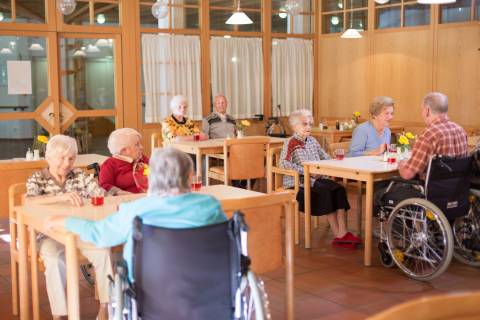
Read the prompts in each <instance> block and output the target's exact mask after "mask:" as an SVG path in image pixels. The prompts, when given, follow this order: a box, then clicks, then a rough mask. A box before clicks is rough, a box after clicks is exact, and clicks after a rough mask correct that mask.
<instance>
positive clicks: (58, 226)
mask: <svg viewBox="0 0 480 320" xmlns="http://www.w3.org/2000/svg"><path fill="white" fill-rule="evenodd" d="M66 217H67V216H52V217H48V218H47V219H45V222H44V223H43V226H44V227H45V229H46V230H47V231H58V230H62V229H63V228H64V225H65V218H66Z"/></svg>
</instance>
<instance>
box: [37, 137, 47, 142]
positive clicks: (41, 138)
mask: <svg viewBox="0 0 480 320" xmlns="http://www.w3.org/2000/svg"><path fill="white" fill-rule="evenodd" d="M37 140H38V141H40V142H42V143H45V144H46V143H48V137H47V136H42V135H39V136H37Z"/></svg>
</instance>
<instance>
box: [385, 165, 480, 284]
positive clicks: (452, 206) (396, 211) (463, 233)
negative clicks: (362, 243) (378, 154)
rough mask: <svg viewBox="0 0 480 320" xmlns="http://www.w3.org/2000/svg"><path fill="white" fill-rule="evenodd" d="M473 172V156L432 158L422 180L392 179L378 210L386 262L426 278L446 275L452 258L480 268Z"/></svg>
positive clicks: (479, 228) (479, 227)
mask: <svg viewBox="0 0 480 320" xmlns="http://www.w3.org/2000/svg"><path fill="white" fill-rule="evenodd" d="M472 175H473V161H472V156H468V157H465V158H451V157H444V156H434V157H432V158H431V159H430V162H429V165H428V169H427V174H426V178H425V181H424V183H422V181H419V180H403V179H401V178H394V179H392V181H391V182H390V184H389V185H388V187H387V189H386V191H385V193H384V194H383V196H382V199H381V203H382V204H381V205H380V208H379V220H380V242H379V244H378V246H379V251H380V261H381V263H382V265H383V266H385V267H393V266H395V265H396V266H397V267H398V268H400V269H401V270H402V271H403V272H404V273H405V274H407V275H408V276H409V277H411V278H413V279H416V280H422V281H429V280H431V279H434V278H435V277H438V276H439V275H440V274H442V273H443V272H444V271H445V270H446V269H447V267H448V266H449V264H450V262H451V260H452V257H455V258H456V259H458V260H459V261H461V262H463V263H467V264H469V265H472V266H480V210H479V201H478V199H477V198H478V196H480V192H479V191H478V190H473V189H472V190H470V179H471V177H472ZM475 195H476V196H475Z"/></svg>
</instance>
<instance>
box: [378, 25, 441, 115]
mask: <svg viewBox="0 0 480 320" xmlns="http://www.w3.org/2000/svg"><path fill="white" fill-rule="evenodd" d="M432 37H433V32H432V31H431V30H430V29H427V30H425V29H424V30H411V31H401V32H378V33H376V34H375V35H374V40H373V49H372V50H373V52H372V55H373V69H372V81H373V83H372V84H373V91H372V92H373V96H372V97H370V99H372V98H373V97H374V96H379V95H385V96H390V97H392V98H393V99H394V100H395V102H396V108H395V120H396V121H419V122H421V121H422V118H421V114H420V104H421V101H422V98H423V97H424V95H425V94H426V93H428V92H430V91H432V89H433V85H432V84H433V79H432V78H433V64H432V62H433V39H432Z"/></svg>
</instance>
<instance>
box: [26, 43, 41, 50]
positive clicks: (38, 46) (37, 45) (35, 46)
mask: <svg viewBox="0 0 480 320" xmlns="http://www.w3.org/2000/svg"><path fill="white" fill-rule="evenodd" d="M28 50H31V51H43V47H42V45H41V44H40V43H32V44H31V45H30V47H29V48H28Z"/></svg>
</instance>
